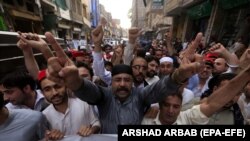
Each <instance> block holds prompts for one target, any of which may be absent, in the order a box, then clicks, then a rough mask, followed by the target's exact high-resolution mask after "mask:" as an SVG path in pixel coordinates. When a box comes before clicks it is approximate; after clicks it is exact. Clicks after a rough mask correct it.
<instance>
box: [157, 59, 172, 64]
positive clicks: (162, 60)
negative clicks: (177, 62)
mask: <svg viewBox="0 0 250 141" xmlns="http://www.w3.org/2000/svg"><path fill="white" fill-rule="evenodd" d="M164 62H170V63H173V62H174V61H173V59H172V58H170V57H162V58H161V59H160V64H161V63H164Z"/></svg>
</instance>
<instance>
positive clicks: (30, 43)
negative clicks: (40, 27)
mask: <svg viewBox="0 0 250 141" xmlns="http://www.w3.org/2000/svg"><path fill="white" fill-rule="evenodd" d="M18 34H19V36H18V38H19V39H20V40H19V41H18V42H17V46H18V47H19V48H20V49H22V50H26V49H30V48H35V49H37V50H39V51H40V52H42V53H43V55H44V57H45V59H48V58H50V57H52V56H53V54H52V52H51V50H50V48H49V47H48V45H47V43H46V41H44V40H43V39H42V38H40V37H39V36H38V35H37V34H33V33H21V32H18Z"/></svg>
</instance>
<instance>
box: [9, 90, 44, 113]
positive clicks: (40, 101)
mask: <svg viewBox="0 0 250 141" xmlns="http://www.w3.org/2000/svg"><path fill="white" fill-rule="evenodd" d="M44 103H45V98H44V96H43V94H42V92H41V91H40V90H36V102H35V105H34V108H33V110H35V111H42V110H43V109H44ZM5 106H6V107H7V108H8V109H30V108H29V107H27V106H25V105H13V104H12V103H10V102H9V103H7V104H6V105H5Z"/></svg>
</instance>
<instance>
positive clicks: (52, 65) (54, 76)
mask: <svg viewBox="0 0 250 141" xmlns="http://www.w3.org/2000/svg"><path fill="white" fill-rule="evenodd" d="M45 36H46V39H47V41H48V42H49V43H50V44H51V46H52V48H53V50H54V51H55V53H56V57H50V58H49V59H48V69H47V73H46V75H47V77H48V78H49V79H50V80H52V81H54V82H56V83H59V84H62V83H65V84H66V86H67V87H68V88H69V89H71V90H77V89H78V88H79V87H80V86H81V84H82V81H83V80H82V79H81V78H80V76H79V73H78V69H77V67H76V66H75V65H74V63H73V62H72V61H71V60H70V59H69V58H68V56H67V55H66V54H65V52H64V51H63V49H62V48H61V47H60V45H59V44H58V42H57V41H56V40H55V38H54V37H53V35H52V34H51V33H50V32H46V33H45Z"/></svg>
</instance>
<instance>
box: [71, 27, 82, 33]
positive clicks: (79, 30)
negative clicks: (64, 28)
mask: <svg viewBox="0 0 250 141" xmlns="http://www.w3.org/2000/svg"><path fill="white" fill-rule="evenodd" d="M73 31H77V32H81V31H82V30H81V29H80V28H77V27H74V28H73Z"/></svg>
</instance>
